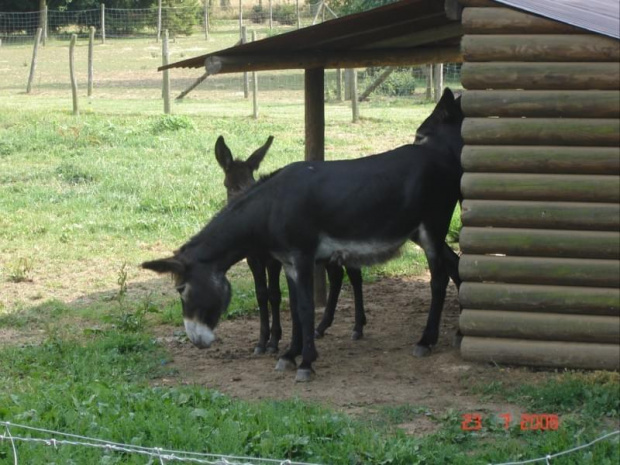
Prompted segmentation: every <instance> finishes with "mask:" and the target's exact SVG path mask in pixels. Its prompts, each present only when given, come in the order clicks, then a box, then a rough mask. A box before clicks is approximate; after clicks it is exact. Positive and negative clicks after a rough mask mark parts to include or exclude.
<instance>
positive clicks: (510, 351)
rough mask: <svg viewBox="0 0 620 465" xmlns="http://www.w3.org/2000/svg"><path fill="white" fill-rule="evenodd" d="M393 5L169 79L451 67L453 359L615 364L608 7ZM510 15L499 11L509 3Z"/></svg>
mask: <svg viewBox="0 0 620 465" xmlns="http://www.w3.org/2000/svg"><path fill="white" fill-rule="evenodd" d="M558 3H561V2H557V1H555V2H553V1H551V0H537V1H533V0H497V1H492V0H459V3H457V2H456V1H455V0H445V1H442V0H436V1H433V0H403V1H400V2H397V3H394V4H391V5H387V6H385V7H381V8H378V9H375V10H371V11H369V12H365V13H360V14H357V15H351V16H347V17H343V18H339V19H337V20H333V21H329V22H326V23H322V24H320V25H317V26H313V27H309V28H305V29H301V30H298V31H294V32H291V33H288V34H283V35H280V36H274V37H270V38H268V39H264V40H261V41H257V42H254V43H250V44H244V45H241V46H237V47H233V48H230V49H226V50H222V51H220V52H216V53H213V54H209V55H204V56H201V57H196V58H192V59H189V60H185V61H182V62H179V63H175V64H172V65H169V67H171V68H174V67H196V68H202V67H203V66H205V67H206V69H207V72H208V73H211V74H215V73H224V72H239V71H259V70H266V69H291V68H298V69H305V76H306V78H305V83H306V84H305V86H306V97H305V102H306V159H314V160H317V159H318V160H321V159H323V153H324V108H323V84H324V83H323V70H324V69H325V68H337V67H363V66H380V65H413V64H419V63H439V62H449V61H450V62H460V61H462V62H463V67H462V83H463V86H464V88H465V89H466V90H465V92H464V94H463V100H462V104H463V109H464V112H465V115H466V119H465V122H464V124H463V130H462V134H463V138H464V140H465V148H464V150H463V156H462V162H463V167H464V170H465V174H464V176H463V180H462V193H463V196H464V199H465V201H464V203H463V210H462V219H463V226H464V227H463V231H462V233H461V249H462V252H463V255H462V258H461V264H460V273H461V277H462V279H463V281H464V282H463V285H462V287H461V290H460V295H459V297H460V300H461V304H462V306H463V309H464V310H463V313H462V315H461V320H460V326H461V330H462V332H463V333H464V335H465V337H464V339H463V344H462V347H461V350H462V355H463V357H464V358H466V359H468V360H479V361H495V362H498V363H516V364H526V365H542V366H556V367H569V368H597V369H618V368H619V365H620V346H619V344H620V148H619V145H620V142H619V141H620V92H619V88H620V65H619V60H620V44H619V41H618V33H619V24H620V23H619V20H618V16H619V15H618V13H617V3H616V2H615V1H614V0H596V1H594V0H593V1H580V0H566V2H564V4H562V5H560V6H559V7H558V5H557V4H558ZM508 5H509V6H508Z"/></svg>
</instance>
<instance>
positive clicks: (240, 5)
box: [239, 0, 243, 36]
mask: <svg viewBox="0 0 620 465" xmlns="http://www.w3.org/2000/svg"><path fill="white" fill-rule="evenodd" d="M239 35H241V36H243V0H239Z"/></svg>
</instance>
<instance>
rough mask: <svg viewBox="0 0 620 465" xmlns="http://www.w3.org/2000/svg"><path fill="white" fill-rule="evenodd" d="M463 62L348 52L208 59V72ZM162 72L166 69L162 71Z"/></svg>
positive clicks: (422, 53)
mask: <svg viewBox="0 0 620 465" xmlns="http://www.w3.org/2000/svg"><path fill="white" fill-rule="evenodd" d="M461 61H462V57H461V52H460V50H459V48H458V47H414V48H410V49H388V50H385V49H373V50H346V51H332V52H295V53H278V54H258V53H255V54H249V55H231V56H217V55H213V56H209V57H208V58H207V59H206V60H205V68H206V71H207V73H208V74H209V75H210V76H211V75H214V74H225V73H238V72H242V71H248V72H249V71H273V70H283V69H312V68H324V69H330V68H365V67H369V66H409V65H417V64H426V63H445V62H458V63H460V62H461ZM162 69H163V68H162Z"/></svg>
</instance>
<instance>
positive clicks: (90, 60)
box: [88, 26, 95, 97]
mask: <svg viewBox="0 0 620 465" xmlns="http://www.w3.org/2000/svg"><path fill="white" fill-rule="evenodd" d="M94 42H95V26H91V27H90V37H89V39H88V96H89V97H90V96H91V95H92V94H93V52H94V48H93V47H94Z"/></svg>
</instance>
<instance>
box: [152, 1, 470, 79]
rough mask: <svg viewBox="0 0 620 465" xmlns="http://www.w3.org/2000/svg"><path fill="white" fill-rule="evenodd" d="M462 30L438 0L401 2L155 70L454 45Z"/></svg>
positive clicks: (442, 2) (456, 43)
mask: <svg viewBox="0 0 620 465" xmlns="http://www.w3.org/2000/svg"><path fill="white" fill-rule="evenodd" d="M461 34H462V33H461V29H460V23H459V21H451V20H449V19H448V17H447V15H446V13H445V11H444V1H443V0H403V1H400V2H396V3H391V4H389V5H385V6H382V7H379V8H375V9H373V10H369V11H365V12H362V13H357V14H352V15H348V16H343V17H341V18H337V19H333V20H330V21H326V22H324V23H321V24H317V25H315V26H310V27H306V28H302V29H298V30H296V31H291V32H287V33H285V34H280V35H277V36H272V37H267V38H265V39H261V40H258V41H256V42H249V43H247V44H242V45H237V46H235V47H230V48H227V49H223V50H219V51H217V52H214V53H209V54H206V55H201V56H198V57H194V58H190V59H187V60H183V61H179V62H176V63H172V64H170V65H167V66H166V67H161V68H159V69H160V70H162V69H166V68H202V67H204V66H205V60H207V59H208V58H210V57H237V56H242V57H253V56H270V57H276V56H278V55H287V54H288V55H289V56H290V55H291V54H303V53H306V52H309V53H315V54H329V53H330V52H331V53H333V52H339V51H360V52H362V51H370V50H381V51H385V52H388V51H389V50H397V51H398V50H401V51H402V50H403V49H411V48H413V47H419V46H429V45H434V44H437V43H439V44H442V45H444V44H450V43H451V44H452V45H458V42H459V39H460V36H461ZM250 69H251V68H249V67H248V70H250Z"/></svg>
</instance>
